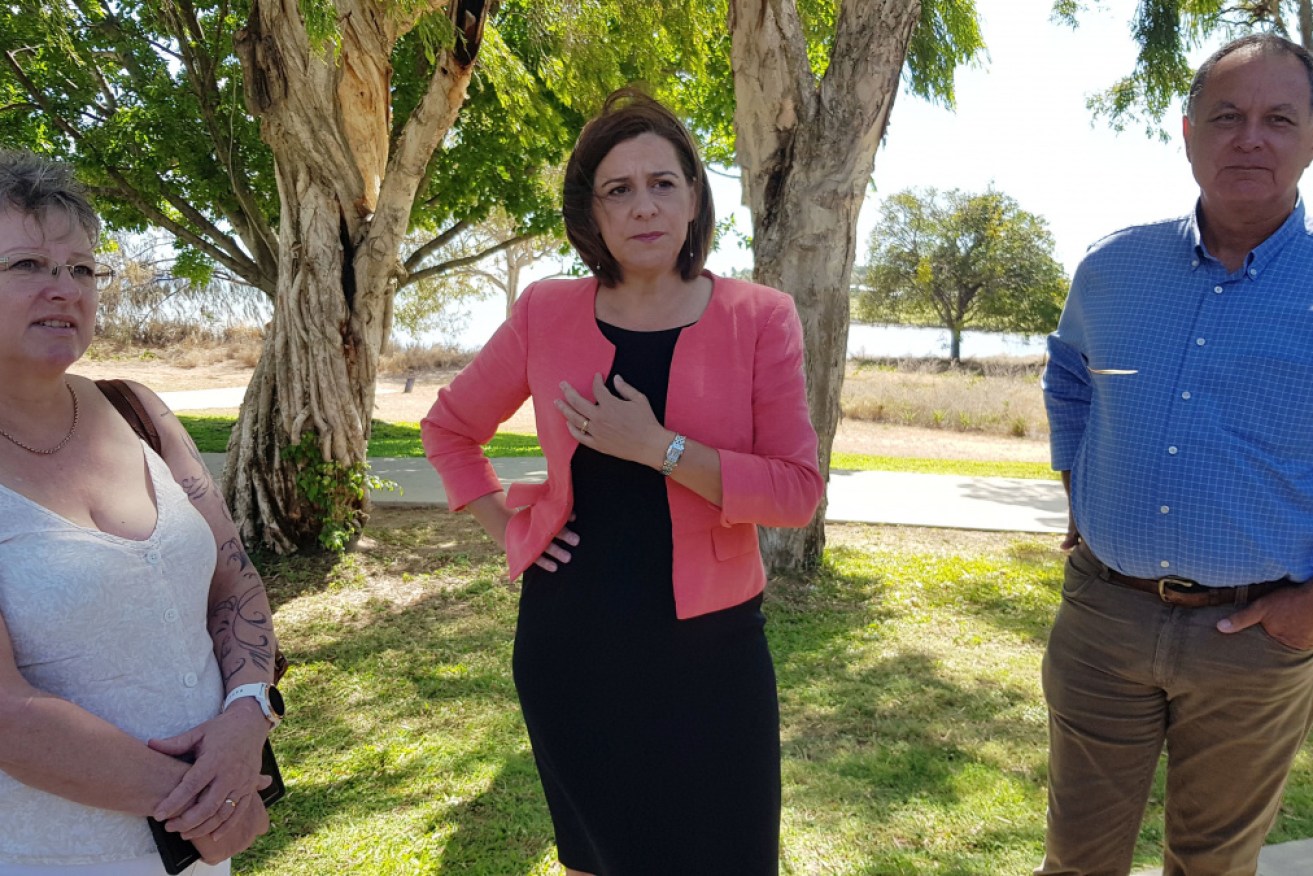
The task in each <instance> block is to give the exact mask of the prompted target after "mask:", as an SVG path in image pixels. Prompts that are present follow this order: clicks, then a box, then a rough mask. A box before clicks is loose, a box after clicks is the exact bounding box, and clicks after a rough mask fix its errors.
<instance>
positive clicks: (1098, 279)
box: [1043, 199, 1313, 587]
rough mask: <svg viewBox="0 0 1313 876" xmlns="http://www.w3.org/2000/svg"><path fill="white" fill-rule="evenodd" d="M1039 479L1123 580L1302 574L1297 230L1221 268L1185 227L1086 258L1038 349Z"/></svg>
mask: <svg viewBox="0 0 1313 876" xmlns="http://www.w3.org/2000/svg"><path fill="white" fill-rule="evenodd" d="M1048 348H1049V363H1048V366H1047V368H1046V369H1045V372H1044V380H1043V387H1044V401H1045V405H1046V406H1047V408H1048V415H1049V425H1050V430H1051V447H1052V459H1053V468H1054V469H1056V470H1058V471H1066V470H1070V471H1071V486H1072V491H1071V492H1072V510H1073V513H1074V514H1075V518H1076V526H1077V528H1078V529H1079V530H1080V533H1081V536H1082V537H1083V538H1084V539H1085V541H1086V542H1087V543H1088V544H1089V546H1090V549H1091V550H1093V551H1094V553H1095V554H1096V555H1097V556H1098V557H1099V558H1100V559H1101V560H1103V561H1104V562H1105V563H1107V564H1108V565H1109V566H1111V567H1112V568H1114V569H1117V570H1118V571H1120V572H1122V573H1123V574H1126V575H1133V576H1135V577H1139V578H1158V577H1162V576H1164V575H1176V576H1180V577H1182V578H1189V579H1191V580H1194V581H1198V582H1200V583H1202V584H1206V585H1210V586H1218V587H1226V586H1235V585H1239V584H1250V583H1254V582H1257V581H1269V580H1273V579H1277V578H1285V577H1290V578H1294V579H1295V580H1298V581H1305V580H1308V579H1309V578H1313V227H1310V225H1309V223H1308V221H1307V220H1306V219H1305V216H1304V203H1303V200H1302V199H1301V200H1300V202H1299V203H1298V204H1297V205H1296V207H1295V210H1294V212H1293V213H1291V215H1290V217H1289V218H1288V219H1287V220H1286V222H1285V224H1283V225H1282V226H1281V227H1280V228H1279V229H1278V230H1277V231H1276V232H1274V233H1273V234H1272V236H1271V237H1269V238H1268V239H1267V240H1265V241H1264V242H1263V243H1262V244H1260V245H1259V246H1258V247H1257V248H1256V249H1254V250H1253V252H1251V253H1249V255H1248V256H1247V257H1246V259H1245V263H1244V265H1243V266H1242V267H1241V268H1240V270H1238V271H1236V272H1234V273H1230V272H1228V271H1227V270H1226V268H1225V267H1223V266H1222V264H1221V263H1220V262H1218V261H1217V260H1216V259H1214V258H1212V257H1211V256H1210V255H1209V254H1208V252H1207V250H1205V248H1204V246H1203V242H1202V241H1201V239H1200V237H1199V226H1198V223H1197V221H1196V218H1195V216H1194V215H1190V216H1186V217H1184V218H1181V219H1178V220H1174V221H1170V222H1161V223H1158V224H1155V225H1143V226H1138V227H1133V228H1128V229H1125V230H1123V231H1119V232H1117V233H1115V234H1112V235H1110V236H1108V237H1106V238H1104V239H1103V240H1101V241H1099V242H1098V243H1096V244H1095V245H1094V246H1093V247H1091V248H1090V251H1089V252H1088V253H1087V254H1086V256H1085V259H1084V260H1083V261H1082V262H1081V264H1080V267H1079V268H1077V270H1076V276H1075V277H1074V278H1073V280H1072V286H1071V293H1070V295H1069V296H1068V298H1067V304H1066V307H1065V308H1064V309H1063V313H1062V319H1061V321H1060V322H1059V323H1058V330H1057V331H1056V332H1054V333H1053V334H1052V335H1051V336H1050V337H1049V342H1048Z"/></svg>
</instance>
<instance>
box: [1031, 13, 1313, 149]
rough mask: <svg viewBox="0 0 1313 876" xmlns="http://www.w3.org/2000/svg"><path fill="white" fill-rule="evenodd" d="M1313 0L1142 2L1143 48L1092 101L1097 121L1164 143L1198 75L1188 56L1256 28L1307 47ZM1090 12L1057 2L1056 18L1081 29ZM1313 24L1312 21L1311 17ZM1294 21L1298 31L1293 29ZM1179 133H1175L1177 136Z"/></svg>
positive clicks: (1138, 24) (1136, 25)
mask: <svg viewBox="0 0 1313 876" xmlns="http://www.w3.org/2000/svg"><path fill="white" fill-rule="evenodd" d="M1310 2H1311V0H1140V2H1139V3H1138V5H1137V6H1136V10H1135V16H1134V18H1133V19H1132V20H1131V36H1132V37H1133V38H1134V39H1135V42H1136V43H1137V44H1138V45H1139V47H1140V48H1139V53H1138V55H1137V57H1136V60H1135V69H1134V70H1132V71H1131V73H1129V74H1128V75H1126V76H1124V77H1123V78H1121V79H1119V80H1118V81H1117V82H1115V83H1113V84H1112V85H1111V86H1109V87H1108V88H1107V89H1106V90H1105V91H1103V92H1102V93H1100V94H1096V95H1094V96H1093V97H1091V98H1090V99H1089V101H1088V106H1089V108H1090V109H1091V110H1092V111H1093V113H1094V116H1095V118H1097V119H1103V120H1105V121H1106V122H1107V123H1108V124H1109V125H1110V126H1111V127H1112V128H1113V129H1114V130H1117V131H1122V130H1125V129H1126V128H1127V127H1129V126H1131V125H1138V126H1141V127H1142V128H1143V130H1144V132H1145V133H1146V134H1147V135H1149V136H1151V137H1157V138H1158V139H1161V140H1167V139H1169V136H1171V135H1170V134H1169V132H1168V131H1166V130H1164V128H1163V126H1162V122H1163V119H1164V118H1165V117H1166V116H1167V113H1168V111H1169V110H1170V109H1171V108H1172V105H1173V104H1174V103H1175V102H1176V101H1177V100H1178V99H1179V98H1181V97H1182V96H1184V95H1185V93H1186V92H1187V91H1188V90H1189V87H1190V80H1191V78H1192V76H1193V71H1192V70H1191V69H1190V65H1189V62H1188V61H1187V59H1186V53H1187V52H1189V51H1190V50H1192V49H1195V48H1198V47H1199V46H1201V45H1203V44H1204V43H1205V42H1206V41H1208V40H1210V39H1214V38H1219V37H1220V38H1222V39H1231V38H1233V37H1238V36H1242V35H1244V34H1246V33H1251V32H1253V31H1255V30H1270V31H1275V32H1277V33H1280V34H1282V35H1285V36H1289V37H1291V38H1292V39H1294V40H1295V41H1296V42H1303V43H1305V44H1307V43H1308V42H1309V39H1310V34H1307V33H1305V34H1300V33H1299V31H1298V27H1299V22H1300V21H1301V14H1303V15H1305V16H1306V17H1308V16H1307V14H1308V12H1309V7H1310ZM1082 14H1090V13H1089V10H1088V9H1087V8H1086V4H1085V3H1083V2H1080V0H1055V2H1054V4H1053V17H1054V19H1055V20H1057V21H1059V22H1062V23H1064V24H1067V25H1069V26H1071V27H1076V26H1077V24H1078V22H1079V19H1080V16H1081V15H1082ZM1309 20H1310V21H1313V17H1309ZM1292 23H1293V24H1294V25H1295V27H1293V28H1292V26H1291V25H1292ZM1173 134H1174V132H1173Z"/></svg>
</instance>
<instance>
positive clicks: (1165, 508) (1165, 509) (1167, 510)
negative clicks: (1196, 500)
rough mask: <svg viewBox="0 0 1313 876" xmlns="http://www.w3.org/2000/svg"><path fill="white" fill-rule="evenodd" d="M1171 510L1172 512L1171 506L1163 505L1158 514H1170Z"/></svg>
mask: <svg viewBox="0 0 1313 876" xmlns="http://www.w3.org/2000/svg"><path fill="white" fill-rule="evenodd" d="M1171 510H1172V509H1171V507H1170V506H1168V505H1162V506H1160V507H1159V508H1158V513H1159V514H1168V513H1170V512H1171Z"/></svg>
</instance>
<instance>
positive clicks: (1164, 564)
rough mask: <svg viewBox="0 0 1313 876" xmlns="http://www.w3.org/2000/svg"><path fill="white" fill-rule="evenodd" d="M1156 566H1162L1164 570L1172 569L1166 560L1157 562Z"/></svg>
mask: <svg viewBox="0 0 1313 876" xmlns="http://www.w3.org/2000/svg"><path fill="white" fill-rule="evenodd" d="M1158 565H1159V566H1162V567H1163V568H1164V569H1170V568H1171V567H1172V564H1171V563H1169V562H1167V561H1166V560H1159V562H1158Z"/></svg>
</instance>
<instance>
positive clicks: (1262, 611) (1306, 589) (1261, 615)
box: [1217, 584, 1313, 651]
mask: <svg viewBox="0 0 1313 876" xmlns="http://www.w3.org/2000/svg"><path fill="white" fill-rule="evenodd" d="M1254 624H1262V625H1263V629H1264V630H1266V631H1267V634H1268V635H1269V636H1271V637H1272V638H1274V639H1276V640H1277V641H1278V642H1280V643H1281V644H1283V645H1286V646H1287V647H1290V648H1295V649H1297V650H1300V651H1309V650H1313V586H1311V585H1309V584H1303V585H1300V586H1298V587H1283V588H1282V589H1280V590H1274V591H1273V592H1271V593H1269V594H1268V595H1266V596H1264V597H1263V598H1262V599H1258V600H1255V601H1254V602H1251V603H1250V604H1249V605H1246V606H1245V607H1244V608H1242V609H1240V610H1239V611H1237V612H1236V613H1235V614H1233V615H1231V616H1230V617H1225V618H1222V619H1221V620H1220V621H1218V622H1217V629H1218V631H1219V632H1223V633H1238V632H1240V631H1241V630H1245V629H1248V628H1249V627H1252V626H1253V625H1254Z"/></svg>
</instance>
